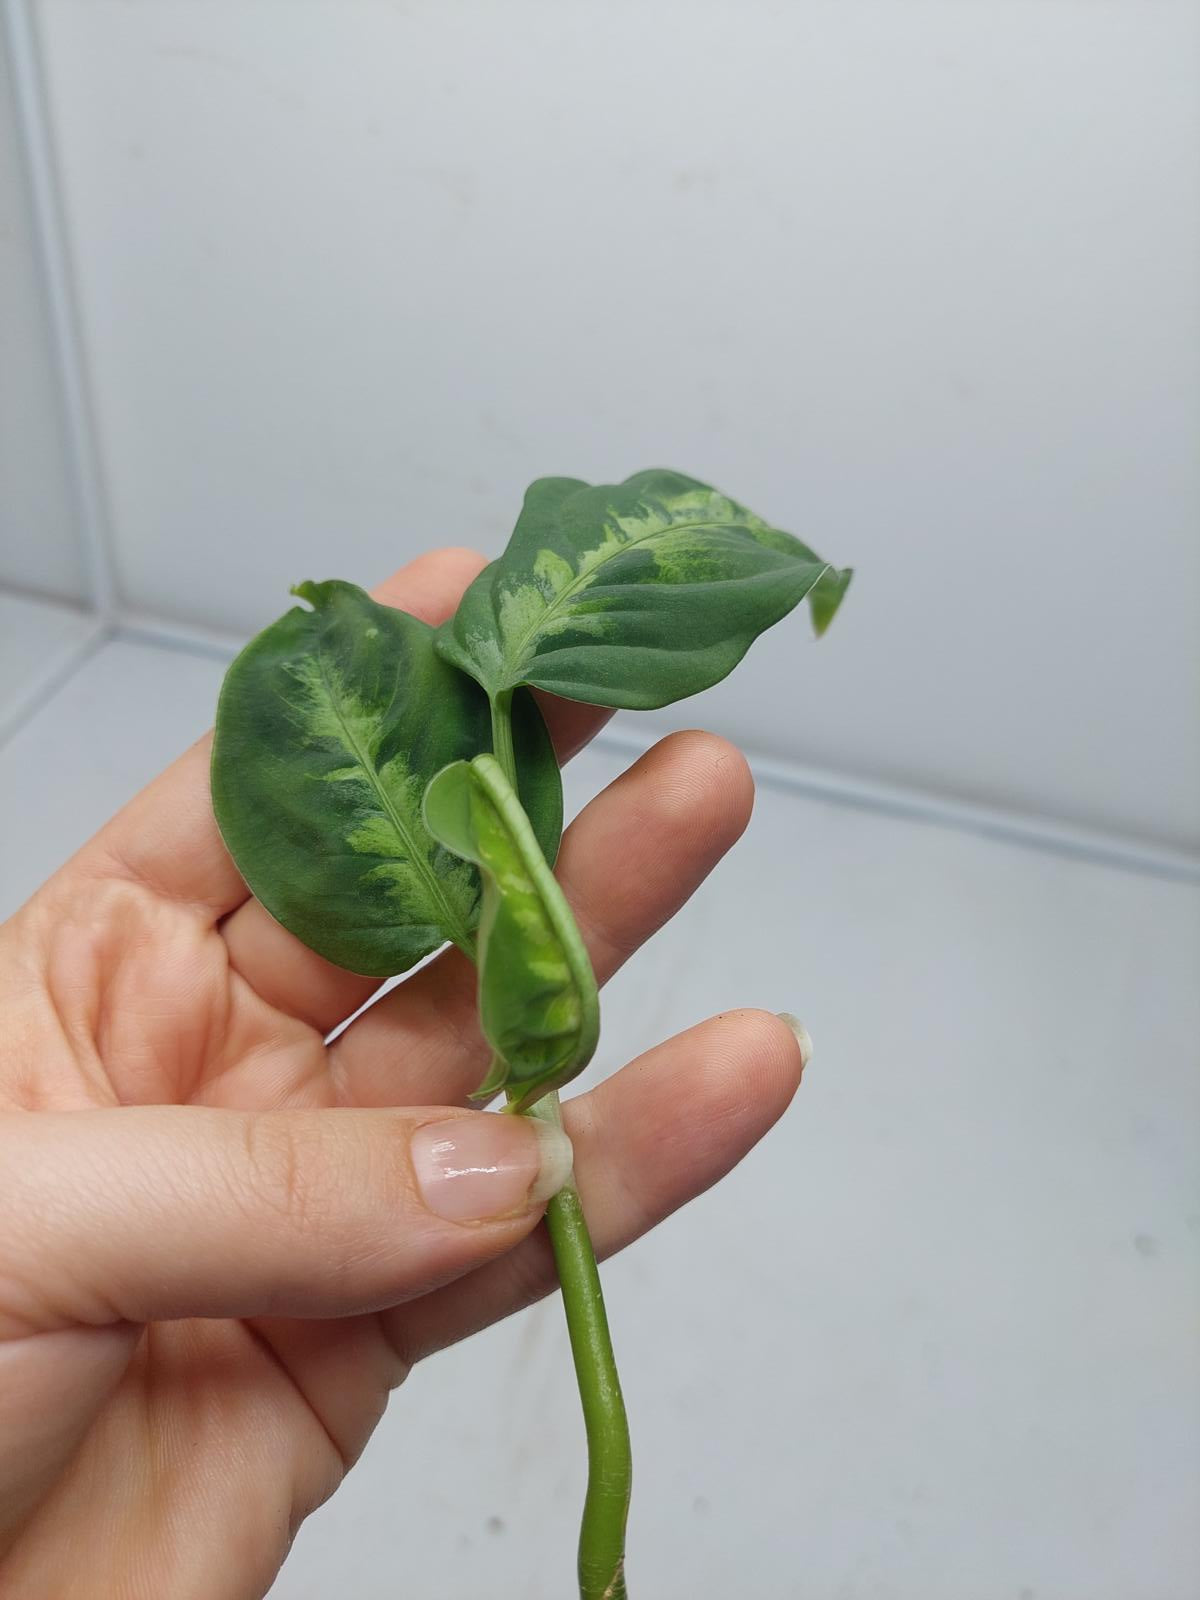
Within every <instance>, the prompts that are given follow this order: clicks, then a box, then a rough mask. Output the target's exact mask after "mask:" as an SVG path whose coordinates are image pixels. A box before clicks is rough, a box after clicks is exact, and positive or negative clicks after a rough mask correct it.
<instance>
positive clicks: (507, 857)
mask: <svg viewBox="0 0 1200 1600" xmlns="http://www.w3.org/2000/svg"><path fill="white" fill-rule="evenodd" d="M425 823H426V826H427V827H428V829H429V831H430V833H432V834H433V835H434V837H435V838H437V839H439V840H441V842H442V844H444V845H445V846H446V848H447V849H448V850H452V851H453V852H454V853H455V855H457V856H461V857H462V858H463V859H464V860H465V861H470V862H473V863H474V864H475V865H476V866H477V867H478V868H479V869H480V871H481V873H482V874H483V913H482V916H481V917H480V920H479V947H478V962H479V1019H480V1022H481V1024H482V1026H483V1032H484V1036H485V1038H486V1039H487V1041H488V1043H489V1044H490V1045H491V1047H492V1050H493V1052H494V1058H493V1062H492V1070H491V1072H490V1073H489V1074H488V1076H487V1078H486V1079H485V1080H484V1082H483V1083H482V1084H481V1085H480V1087H479V1088H478V1089H477V1090H476V1091H475V1093H476V1095H477V1096H479V1097H480V1098H488V1097H490V1096H491V1095H493V1094H495V1093H496V1092H497V1091H498V1090H500V1089H507V1090H508V1092H509V1096H510V1105H511V1109H512V1110H514V1111H523V1110H525V1109H526V1108H527V1107H528V1106H530V1105H532V1104H533V1102H534V1101H535V1100H538V1099H540V1098H541V1096H542V1095H544V1094H548V1093H549V1091H550V1090H551V1089H557V1088H559V1087H560V1086H561V1085H562V1084H564V1083H566V1082H568V1081H569V1080H570V1079H571V1078H573V1077H575V1075H576V1074H577V1073H579V1072H582V1071H583V1069H584V1067H586V1066H587V1064H588V1062H589V1061H590V1060H591V1058H592V1052H593V1051H594V1050H595V1048H596V1039H597V1036H598V1034H599V1031H600V1007H599V1001H598V999H597V995H596V979H595V977H594V975H593V973H592V965H591V962H590V961H589V960H588V955H587V951H586V950H585V949H584V947H583V940H582V939H581V938H580V936H579V930H578V928H577V927H576V926H575V919H574V918H573V917H572V915H571V912H570V908H569V907H568V905H567V902H566V900H565V899H564V898H563V892H562V890H561V889H560V888H559V886H558V884H557V882H556V881H555V879H554V875H553V873H552V872H551V871H550V868H549V867H548V866H547V864H546V860H545V857H544V856H543V855H542V852H541V850H540V848H539V846H538V842H537V839H536V837H535V836H534V832H533V829H532V827H531V826H530V822H529V819H528V817H527V816H526V815H525V813H524V811H523V810H522V809H521V804H520V801H519V800H518V799H517V797H516V795H515V794H514V793H513V791H512V788H511V786H510V784H509V782H508V779H507V778H506V777H505V776H504V771H503V769H502V767H501V766H500V763H499V762H498V761H497V760H495V758H494V757H492V756H489V755H481V756H476V758H475V759H474V761H470V762H468V761H457V762H455V763H454V764H453V765H452V766H449V767H446V768H445V770H444V771H442V772H439V773H438V775H437V776H436V777H435V778H434V780H433V782H432V783H431V784H430V785H429V788H428V789H427V790H426V792H425Z"/></svg>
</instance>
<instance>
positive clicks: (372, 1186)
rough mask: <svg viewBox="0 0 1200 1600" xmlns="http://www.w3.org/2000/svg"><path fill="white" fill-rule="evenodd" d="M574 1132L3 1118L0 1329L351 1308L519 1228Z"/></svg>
mask: <svg viewBox="0 0 1200 1600" xmlns="http://www.w3.org/2000/svg"><path fill="white" fill-rule="evenodd" d="M570 1171H571V1146H570V1142H569V1140H568V1139H567V1137H566V1135H565V1134H563V1133H561V1132H560V1131H559V1130H558V1129H557V1128H553V1127H550V1126H549V1125H548V1124H546V1123H543V1122H540V1121H536V1120H533V1119H530V1118H526V1117H510V1116H500V1115H497V1114H495V1113H493V1112H482V1111H458V1110H454V1109H451V1108H447V1107H434V1108H427V1109H423V1110H415V1111H414V1110H405V1111H386V1110H385V1111H379V1110H373V1111H357V1110H356V1111H351V1110H329V1111H265V1112H242V1111H218V1110H209V1109H206V1108H201V1107H190V1106H161V1107H159V1106H155V1107H140V1106H138V1107H134V1106H126V1107H120V1108H116V1109H112V1110H102V1111H71V1112H50V1113H44V1112H32V1113H31V1112H18V1113H10V1114H7V1115H3V1116H0V1172H2V1173H3V1174H4V1182H3V1205H0V1260H2V1261H3V1263H4V1269H3V1273H2V1274H0V1338H4V1337H21V1336H23V1335H25V1334H29V1333H36V1332H39V1331H42V1330H47V1329H52V1328H62V1327H66V1326H70V1325H72V1324H77V1323H85V1324H91V1325H102V1324H104V1323H114V1322H121V1321H127V1322H149V1321H152V1320H165V1319H169V1318H173V1317H241V1316H260V1315H281V1316H298V1317H306V1316H308V1317H331V1316H348V1315H352V1314H355V1313H357V1312H361V1311H369V1310H377V1309H379V1308H380V1307H382V1306H387V1305H394V1304H396V1303H398V1302H399V1301H401V1300H406V1299H410V1298H412V1297H413V1296H415V1295H419V1294H424V1293H425V1292H426V1291H428V1290H429V1289H432V1288H435V1287H436V1286H438V1285H439V1284H442V1283H445V1282H447V1281H448V1280H450V1279H451V1278H456V1277H458V1276H460V1275H461V1274H462V1273H464V1272H467V1271H469V1270H470V1269H471V1268H472V1267H475V1266H478V1265H479V1264H480V1263H481V1262H484V1261H487V1260H489V1259H491V1258H492V1257H493V1256H497V1255H500V1254H501V1253H502V1252H503V1251H505V1250H508V1249H511V1247H512V1246H513V1245H514V1244H516V1243H517V1242H518V1240H520V1239H521V1238H523V1237H524V1235H525V1234H527V1233H528V1232H529V1231H530V1230H531V1229H532V1228H533V1226H534V1225H535V1223H536V1222H537V1220H538V1218H539V1217H540V1216H541V1214H542V1210H543V1208H544V1205H545V1202H546V1200H547V1199H548V1198H549V1197H550V1196H551V1195H552V1194H554V1193H556V1192H557V1190H558V1189H559V1188H561V1187H562V1185H563V1183H564V1182H565V1181H566V1179H567V1178H568V1177H569V1175H570Z"/></svg>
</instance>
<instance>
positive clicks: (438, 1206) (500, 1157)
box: [412, 1111, 573, 1222]
mask: <svg viewBox="0 0 1200 1600" xmlns="http://www.w3.org/2000/svg"><path fill="white" fill-rule="evenodd" d="M572 1160H573V1153H572V1150H571V1141H570V1140H569V1139H568V1138H567V1136H566V1134H565V1133H564V1132H563V1131H562V1129H561V1128H555V1127H552V1126H551V1124H550V1123H548V1122H541V1121H538V1120H535V1119H531V1118H529V1117H506V1116H501V1115H500V1114H499V1113H497V1112H490V1111H477V1112H475V1113H473V1114H472V1115H471V1116H466V1117H455V1118H453V1119H452V1120H451V1121H449V1122H434V1123H431V1124H430V1125H429V1126H427V1127H424V1128H418V1129H417V1131H416V1133H415V1134H414V1135H413V1140H412V1162H413V1170H414V1171H415V1172H416V1175H417V1185H418V1187H419V1188H420V1191H421V1198H422V1199H423V1200H424V1202H425V1204H426V1205H427V1206H428V1207H429V1209H430V1211H432V1212H434V1213H435V1214H436V1215H437V1216H439V1217H445V1218H446V1220H447V1221H448V1222H487V1221H491V1220H493V1219H495V1218H497V1217H512V1216H519V1215H520V1213H521V1212H522V1211H531V1210H532V1209H533V1208H534V1207H535V1206H540V1205H542V1204H543V1203H544V1202H545V1201H547V1200H549V1198H550V1196H551V1195H554V1194H557V1193H558V1191H559V1190H560V1189H561V1188H562V1186H563V1184H564V1183H566V1181H567V1179H568V1178H569V1177H570V1176H571V1163H572Z"/></svg>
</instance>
